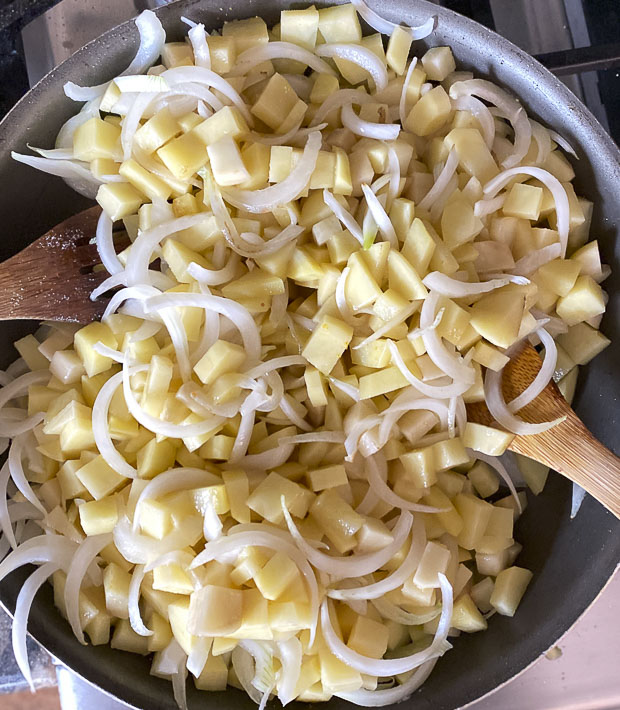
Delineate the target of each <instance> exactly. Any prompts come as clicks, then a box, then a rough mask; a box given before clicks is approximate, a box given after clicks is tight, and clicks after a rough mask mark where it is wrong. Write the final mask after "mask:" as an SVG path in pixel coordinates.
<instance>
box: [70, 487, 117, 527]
mask: <svg viewBox="0 0 620 710" xmlns="http://www.w3.org/2000/svg"><path fill="white" fill-rule="evenodd" d="M78 512H79V514H80V525H81V526H82V530H83V531H84V532H85V533H86V534H87V535H101V534H103V533H110V532H112V531H113V530H114V526H115V525H116V523H117V522H118V504H117V501H116V498H115V497H114V496H110V497H107V498H101V499H100V500H93V501H89V502H86V503H82V504H81V505H80V506H79V508H78Z"/></svg>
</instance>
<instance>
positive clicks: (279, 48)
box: [229, 42, 336, 76]
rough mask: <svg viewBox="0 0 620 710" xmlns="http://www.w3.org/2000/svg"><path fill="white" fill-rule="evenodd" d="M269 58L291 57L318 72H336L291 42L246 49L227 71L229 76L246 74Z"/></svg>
mask: <svg viewBox="0 0 620 710" xmlns="http://www.w3.org/2000/svg"><path fill="white" fill-rule="evenodd" d="M271 59H292V60H294V61H296V62H302V63H303V64H306V65H307V66H309V67H310V68H311V69H313V70H314V71H315V72H317V73H318V74H329V75H330V76H336V72H335V71H334V70H333V69H332V68H331V67H330V66H329V64H327V62H324V61H323V60H322V59H319V58H318V57H317V56H316V54H313V53H312V52H310V51H308V50H307V49H304V48H303V47H300V46H299V45H298V44H293V43H292V42H267V44H260V45H257V46H256V47H251V48H250V49H246V50H245V52H242V53H241V54H240V55H239V56H238V57H237V62H236V64H235V66H234V67H233V68H232V70H231V71H230V73H229V76H241V75H243V74H246V73H247V72H248V71H249V70H250V69H252V68H253V67H255V66H256V65H257V64H261V63H262V62H267V61H269V60H271Z"/></svg>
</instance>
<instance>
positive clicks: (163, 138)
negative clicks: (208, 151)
mask: <svg viewBox="0 0 620 710" xmlns="http://www.w3.org/2000/svg"><path fill="white" fill-rule="evenodd" d="M180 132H181V127H180V126H179V124H178V122H177V120H176V118H175V117H174V116H173V115H172V113H171V112H170V109H169V108H167V107H166V108H163V109H162V110H161V111H158V112H157V113H156V114H155V115H154V116H153V117H152V118H149V120H148V121H147V122H146V123H144V124H143V125H142V126H141V127H140V128H138V130H137V131H136V133H135V135H134V140H135V141H136V143H137V144H138V145H139V146H140V148H142V150H144V151H145V152H146V153H153V152H155V151H156V150H157V149H158V148H161V146H162V145H164V143H167V142H168V141H169V140H171V139H172V138H175V137H176V136H178V135H179V133H180Z"/></svg>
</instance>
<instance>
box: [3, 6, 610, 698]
mask: <svg viewBox="0 0 620 710" xmlns="http://www.w3.org/2000/svg"><path fill="white" fill-rule="evenodd" d="M306 4H307V3H306ZM316 4H317V5H318V6H322V5H327V4H334V3H333V2H329V3H327V2H324V1H319V2H317V3H316ZM293 6H294V7H302V6H303V4H302V3H295V4H294V5H293ZM290 7H291V3H290V2H287V1H286V0H260V2H258V1H257V0H237V1H236V2H235V3H234V4H233V3H230V6H229V3H228V2H227V3H221V2H220V1H219V0H179V1H178V2H174V3H172V4H171V5H168V6H166V7H163V8H161V9H159V10H158V11H157V13H158V15H159V17H160V19H161V21H162V23H163V24H164V27H165V29H166V31H167V34H168V39H169V41H172V40H178V39H181V37H182V36H184V35H185V31H186V29H187V28H186V26H185V25H183V24H182V23H181V21H180V17H181V16H188V17H190V18H191V19H193V20H196V21H200V22H203V23H204V24H205V26H206V27H207V29H212V28H219V27H220V26H221V25H222V23H223V22H224V21H226V20H230V19H240V18H244V17H251V16H253V15H256V14H259V15H260V16H261V17H263V18H264V19H265V20H266V22H267V23H268V25H273V24H275V23H276V22H277V21H278V20H279V13H280V10H282V9H288V8H290ZM376 9H378V10H379V11H380V12H381V14H382V15H384V16H385V17H387V18H388V19H390V20H392V21H395V22H405V23H407V24H410V25H418V24H421V23H422V22H423V21H424V20H426V19H427V18H428V16H429V15H432V14H436V15H438V20H439V22H438V27H437V29H436V30H435V32H434V33H433V34H432V35H431V37H429V38H427V39H426V40H424V41H422V42H417V43H414V51H415V52H416V53H417V54H419V55H420V54H422V53H423V52H424V48H425V47H426V46H433V45H444V44H448V45H450V46H451V47H452V50H453V52H454V54H455V57H456V59H457V65H458V67H459V68H465V69H472V70H473V71H474V72H475V74H476V75H477V76H482V77H487V78H489V79H491V80H492V81H494V82H496V83H498V84H500V85H504V86H506V87H509V88H510V89H511V91H512V92H513V93H514V94H515V95H516V96H517V97H518V98H519V99H520V100H521V101H522V103H523V104H524V106H525V107H526V109H527V110H528V112H529V113H530V115H531V116H533V117H536V118H537V119H539V120H540V121H541V122H542V123H543V124H545V125H547V126H550V127H551V128H553V129H555V130H556V131H558V132H559V133H560V134H562V135H563V136H564V137H565V138H566V139H568V140H569V141H570V142H571V143H572V144H573V146H574V147H575V148H576V150H577V153H578V155H579V158H580V160H579V161H575V160H573V161H572V163H573V165H574V168H575V172H576V173H577V177H576V179H575V186H576V189H577V192H578V194H580V195H584V196H585V197H587V198H588V199H590V200H592V201H594V218H593V222H592V229H591V236H592V237H593V238H594V237H596V238H598V240H599V243H600V245H601V251H602V254H603V258H604V261H605V262H606V263H608V264H610V265H611V267H612V276H611V277H610V278H609V279H608V280H607V281H606V282H605V284H604V285H605V288H606V290H607V291H608V292H609V295H610V301H609V306H608V310H607V313H606V316H605V319H604V321H603V324H602V330H603V332H605V333H606V334H607V335H608V336H609V337H610V338H611V339H612V341H613V344H612V345H611V346H610V347H609V348H607V349H606V350H605V351H604V352H603V353H602V354H601V355H599V356H598V357H597V358H596V360H595V361H594V362H593V363H592V364H591V365H590V366H588V367H585V368H582V373H581V377H580V380H579V384H578V390H577V396H576V398H575V408H576V410H577V412H578V414H579V415H580V416H581V417H582V418H583V420H584V421H585V423H586V425H587V426H588V427H589V428H590V429H591V430H592V431H593V433H594V434H595V436H597V437H598V438H599V439H601V441H603V442H604V443H605V444H606V445H607V446H608V447H609V448H611V449H612V450H613V451H614V452H615V453H616V454H619V453H620V441H619V439H620V436H619V435H618V431H619V429H618V414H619V410H620V404H619V396H620V371H619V369H618V367H617V364H616V363H617V358H618V353H619V350H618V343H619V342H620V313H619V306H620V295H619V294H620V263H619V262H620V241H617V240H616V234H617V232H618V224H619V222H620V204H619V203H618V199H617V191H618V188H619V187H620V152H619V151H618V148H617V147H616V146H615V144H614V143H613V141H612V140H611V139H610V138H609V136H608V135H607V134H606V133H605V131H604V130H603V128H602V127H601V126H600V124H599V123H598V122H597V121H596V119H595V118H594V117H593V116H592V115H591V114H590V113H589V111H588V110H587V109H586V108H585V107H584V106H583V105H582V104H581V103H580V102H579V101H578V99H576V98H575V96H574V95H573V94H572V93H571V92H570V91H569V90H568V89H567V88H566V87H565V86H564V85H563V84H561V83H560V82H559V81H558V80H557V79H556V78H555V77H554V76H553V75H552V74H550V73H549V72H548V71H547V70H545V69H544V68H543V67H542V66H541V65H540V64H538V63H537V62H536V61H534V60H533V59H532V58H531V57H529V56H528V55H527V54H525V53H524V52H523V51H521V50H520V49H518V48H517V47H515V46H514V45H512V44H511V43H510V42H508V41H507V40H505V39H503V38H502V37H500V36H499V35H497V34H495V33H493V32H491V31H490V30H488V29H486V28H484V27H482V26H481V25H479V24H477V23H475V22H473V21H472V20H469V19H467V18H464V17H462V16H460V15H458V14H456V13H454V12H452V11H450V10H447V9H445V8H442V7H438V6H437V5H434V4H431V3H429V2H426V1H425V0H385V1H384V2H382V3H381V6H380V7H377V8H376ZM367 29H368V28H367ZM137 43H138V34H137V31H136V29H135V27H134V25H133V23H132V22H128V23H125V24H123V25H120V26H119V27H116V28H114V29H112V30H110V31H109V32H107V33H106V34H104V35H102V36H101V37H99V38H98V39H96V40H94V41H93V42H91V43H90V44H88V45H87V46H86V47H84V48H83V49H81V50H80V51H79V52H77V53H76V54H75V55H73V56H72V57H71V58H70V59H68V60H67V61H66V62H64V63H63V64H61V65H60V66H59V67H57V68H56V69H54V70H53V71H52V72H50V73H49V74H48V75H47V76H46V77H44V78H43V79H42V80H41V81H40V82H39V83H38V84H37V85H36V86H35V87H34V88H33V89H32V90H31V91H29V92H28V94H26V96H25V97H24V98H23V99H22V100H21V101H20V102H19V103H18V104H17V105H16V106H15V107H14V108H13V110H12V111H11V112H10V113H9V114H8V115H7V116H6V117H5V119H4V120H3V121H2V122H1V123H0V186H1V189H0V224H1V225H2V226H3V231H4V238H3V239H2V241H1V242H0V258H1V259H5V258H7V257H9V256H11V255H12V254H14V253H16V252H17V251H19V250H20V249H22V248H23V247H24V246H25V245H26V244H28V243H29V242H31V241H33V239H35V238H37V237H38V236H39V235H41V234H43V233H44V232H45V231H47V230H48V229H49V228H50V227H52V226H53V225H55V224H57V223H58V222H61V221H62V220H63V219H65V218H66V217H68V216H69V215H71V214H74V213H76V212H78V211H80V210H82V209H84V208H85V207H87V206H89V205H90V204H91V203H89V202H88V201H87V200H85V199H84V198H82V197H80V196H79V195H76V194H75V193H74V192H73V191H71V190H70V189H69V188H68V187H66V186H65V185H64V183H63V182H62V181H61V180H59V179H58V178H54V177H50V176H47V175H44V174H42V173H38V172H36V171H35V170H32V169H30V168H27V167H26V166H24V165H20V164H18V163H15V162H13V161H12V160H11V158H10V151H11V150H18V151H20V152H24V151H25V150H26V143H30V144H32V145H37V146H42V147H52V146H53V142H54V138H55V136H56V133H57V132H58V129H59V128H60V126H61V125H62V123H64V121H65V120H66V119H67V118H68V117H69V116H70V115H72V114H73V113H75V111H76V104H74V103H73V102H71V101H70V100H69V99H67V98H66V97H65V96H64V94H63V91H62V86H63V84H64V82H65V81H68V80H72V81H75V82H76V83H79V84H82V85H91V84H96V83H99V82H101V81H103V80H106V79H109V78H112V77H113V76H115V75H117V74H118V73H119V72H120V71H121V70H122V69H123V68H124V67H126V66H127V64H128V63H129V61H130V60H131V58H132V57H133V54H134V53H135V50H136V48H137ZM30 330H32V325H31V324H28V323H25V322H5V323H0V343H1V344H2V345H1V346H0V367H6V366H7V365H8V364H9V363H10V362H11V361H12V360H13V359H14V358H15V357H16V353H15V351H14V350H13V348H12V347H11V345H10V343H11V342H13V341H14V340H16V339H17V338H18V337H21V336H22V335H23V334H25V333H26V332H29V331H30ZM570 490H571V489H570V484H569V483H568V481H566V480H564V479H562V478H561V477H560V476H558V475H557V474H556V475H551V476H550V478H549V481H548V483H547V486H546V488H545V490H544V492H543V493H542V494H541V495H540V496H538V497H533V496H530V498H529V505H528V508H527V509H526V511H525V513H524V514H523V516H522V517H521V519H520V520H519V524H518V526H517V532H516V534H515V538H516V539H518V540H519V541H520V542H521V543H522V544H523V547H524V549H523V552H522V554H521V555H520V557H519V560H518V564H521V565H523V566H525V567H528V568H529V569H531V570H532V571H533V572H534V579H533V581H532V583H531V584H530V587H529V589H528V591H527V593H526V595H525V597H524V599H523V602H522V604H521V606H520V607H519V610H518V613H517V615H516V617H515V618H513V619H509V618H506V617H501V616H495V617H494V618H493V619H492V620H491V622H490V624H489V629H488V630H487V631H486V632H484V633H482V634H473V635H468V634H464V635H463V636H461V637H460V638H458V639H456V642H455V649H454V650H453V651H451V652H450V653H448V654H446V656H445V657H444V658H443V659H441V661H440V662H439V663H438V664H437V666H436V668H435V670H434V672H433V674H432V675H431V677H430V678H429V680H427V682H426V683H425V684H424V686H423V687H422V688H421V689H420V690H419V691H418V692H417V693H416V694H415V695H414V696H413V697H412V698H411V699H410V700H409V701H407V703H406V705H410V706H411V707H413V706H414V705H415V707H416V708H433V710H452V709H453V708H457V707H461V706H463V705H466V704H467V703H469V702H472V701H474V700H476V699H478V698H480V697H482V696H483V695H485V694H487V693H489V692H491V691H492V690H494V689H496V688H497V687H498V686H500V685H502V684H503V683H505V682H507V681H508V680H509V679H511V678H512V677H514V676H515V675H516V674H518V673H519V672H520V671H522V670H523V669H524V668H526V667H527V666H528V665H529V664H530V663H532V662H533V661H534V660H535V659H536V658H538V657H539V656H540V655H541V654H542V653H543V652H545V651H546V650H547V649H548V648H549V647H550V646H552V645H553V644H554V643H555V642H556V641H557V639H558V638H559V637H560V636H561V635H562V634H563V633H564V632H565V631H566V630H568V628H569V627H570V626H571V625H572V624H573V623H574V622H575V621H576V620H577V618H578V617H579V616H580V615H581V614H582V613H583V612H584V611H585V609H586V608H587V607H588V606H589V605H590V604H591V602H592V601H593V600H594V599H595V598H596V596H597V595H598V594H599V593H600V591H601V589H602V588H603V586H604V585H605V584H606V582H607V581H608V580H609V578H610V576H611V575H612V573H613V571H614V569H615V567H616V565H617V563H618V560H619V559H620V522H619V521H618V520H616V519H615V518H614V517H613V516H612V515H611V514H610V513H608V512H607V511H605V510H604V509H603V508H602V507H601V506H600V505H599V504H598V503H596V502H595V501H594V500H593V499H591V498H588V497H586V499H585V501H584V503H583V505H582V508H581V510H580V512H579V514H578V516H577V518H576V519H575V520H572V521H571V520H570V519H569V511H570ZM28 573H29V570H24V569H22V570H18V571H17V572H15V573H14V574H13V575H11V576H10V577H9V578H7V579H6V580H5V581H4V582H3V583H2V584H0V602H1V603H2V604H3V605H4V606H5V607H6V608H7V609H9V610H11V609H13V608H14V604H15V599H16V597H17V594H18V592H19V589H20V586H21V584H22V583H23V580H24V579H25V577H26V575H27V574H28ZM29 630H30V631H31V633H32V634H33V636H34V637H35V638H36V639H37V640H38V641H39V642H40V643H41V644H43V646H44V647H45V648H47V649H48V650H49V651H50V652H51V653H52V654H53V655H54V656H55V657H56V658H58V659H59V660H60V661H61V662H62V663H64V664H65V665H66V666H68V667H69V668H70V669H71V670H72V671H74V672H75V673H77V674H78V675H80V676H82V677H83V678H85V679H86V680H88V681H89V682H90V683H92V684H94V685H95V686H97V687H99V688H100V689H102V690H103V691H104V692H106V693H109V694H110V695H112V696H114V697H116V698H118V699H120V700H122V701H124V702H126V703H128V704H129V705H131V706H133V707H136V708H158V709H160V708H161V710H174V709H175V708H176V704H175V702H174V699H173V696H172V686H171V684H170V683H168V682H167V681H164V680H160V679H157V678H154V677H152V676H149V674H148V669H149V666H150V662H149V661H148V660H147V659H144V658H142V657H139V656H136V655H132V654H128V653H124V652H119V651H115V650H113V649H111V648H109V647H108V646H99V647H88V648H84V647H82V646H80V645H79V643H78V642H77V641H76V639H75V638H74V636H73V634H72V632H71V629H70V627H69V625H68V624H67V623H66V622H65V621H64V619H62V618H61V616H60V614H59V612H58V611H57V610H56V608H55V607H54V605H53V599H52V591H51V587H49V586H48V585H45V587H44V588H43V589H42V590H41V592H40V593H39V594H38V596H37V598H36V600H35V603H34V605H33V607H32V612H31V615H30V624H29ZM188 705H189V707H190V708H198V707H204V706H212V707H219V708H221V710H229V709H230V710H233V708H234V709H235V710H237V709H238V710H245V708H248V709H249V708H251V707H254V704H253V703H252V701H251V700H250V699H249V698H248V697H247V696H246V695H245V694H242V693H240V692H238V691H234V690H229V691H226V692H225V693H204V692H202V693H199V692H198V691H195V690H194V688H193V684H192V683H191V682H190V683H188ZM297 705H298V706H299V707H301V704H297ZM347 705H348V704H347V703H345V701H342V700H338V699H333V700H332V701H330V703H329V708H330V710H340V709H342V710H344V709H345V707H347ZM274 707H275V705H274ZM349 707H350V706H349Z"/></svg>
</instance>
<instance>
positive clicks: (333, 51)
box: [315, 42, 388, 91]
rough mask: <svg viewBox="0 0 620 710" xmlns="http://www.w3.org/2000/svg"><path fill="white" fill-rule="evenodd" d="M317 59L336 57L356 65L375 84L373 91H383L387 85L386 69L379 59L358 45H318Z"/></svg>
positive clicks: (336, 43)
mask: <svg viewBox="0 0 620 710" xmlns="http://www.w3.org/2000/svg"><path fill="white" fill-rule="evenodd" d="M315 51H316V53H317V54H318V55H319V57H330V58H333V57H337V58H339V59H346V60H347V61H349V62H353V63H354V64H357V65H358V66H360V67H361V68H362V69H364V70H365V71H367V72H368V73H369V74H370V76H371V77H372V80H373V81H374V83H375V91H383V89H385V87H386V86H387V83H388V75H387V69H386V68H385V66H384V64H383V62H382V61H381V59H379V57H378V56H377V55H376V54H375V53H374V52H372V51H371V50H370V49H367V48H366V47H362V46H361V45H359V44H341V43H338V42H335V43H331V44H320V45H319V46H318V47H317V48H316V50H315Z"/></svg>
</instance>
